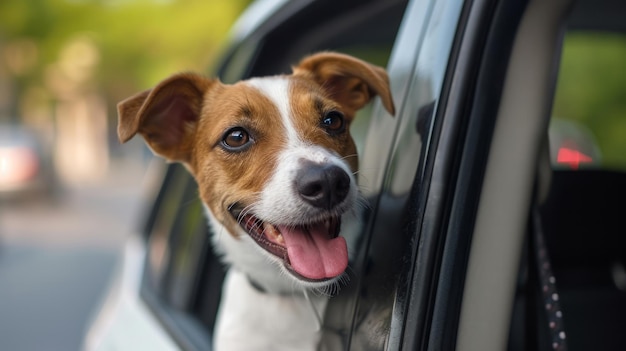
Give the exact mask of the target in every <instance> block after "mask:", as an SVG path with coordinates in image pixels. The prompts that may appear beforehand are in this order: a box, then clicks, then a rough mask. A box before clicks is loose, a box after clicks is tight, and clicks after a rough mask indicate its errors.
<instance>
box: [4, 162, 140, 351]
mask: <svg viewBox="0 0 626 351" xmlns="http://www.w3.org/2000/svg"><path fill="white" fill-rule="evenodd" d="M144 173H145V168H142V167H139V166H130V167H129V166H128V165H125V166H124V167H118V168H114V169H113V171H112V172H111V174H109V175H108V176H106V177H104V178H103V180H102V181H99V182H95V183H91V184H86V185H85V184H83V185H74V186H70V187H67V189H66V191H65V192H64V193H63V194H62V195H60V196H59V197H58V198H56V199H54V200H51V201H50V200H36V199H29V201H24V202H17V203H16V202H11V203H4V204H2V205H0V350H10V351H21V350H24V351H31V350H32V351H37V350H45V351H55V350H59V351H72V350H80V347H81V344H82V341H83V336H84V333H85V328H86V327H87V326H88V324H89V322H90V320H91V318H92V316H93V314H94V311H95V310H96V308H97V306H98V304H99V302H100V300H101V297H102V294H103V292H104V291H105V289H106V286H107V283H108V281H109V279H110V277H111V274H112V273H113V270H114V268H115V263H116V260H117V258H118V257H119V254H120V248H121V246H122V244H123V242H124V239H125V238H126V237H127V236H128V235H130V234H131V233H132V231H133V230H134V229H135V228H138V225H139V224H140V223H139V220H138V219H139V218H140V216H141V213H142V212H143V210H144V206H143V205H144V204H145V201H144V198H142V196H141V195H142V187H141V184H142V182H143V181H144Z"/></svg>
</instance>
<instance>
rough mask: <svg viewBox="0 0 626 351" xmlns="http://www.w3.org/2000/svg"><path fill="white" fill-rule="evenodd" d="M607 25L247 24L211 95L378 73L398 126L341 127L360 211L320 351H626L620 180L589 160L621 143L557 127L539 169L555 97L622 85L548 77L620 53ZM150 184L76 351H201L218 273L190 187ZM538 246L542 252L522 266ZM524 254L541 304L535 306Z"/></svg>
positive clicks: (607, 21)
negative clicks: (259, 82)
mask: <svg viewBox="0 0 626 351" xmlns="http://www.w3.org/2000/svg"><path fill="white" fill-rule="evenodd" d="M624 18H626V2H623V1H614V0H556V1H542V0H506V1H505V0H474V1H462V0H459V1H450V0H346V1H336V0H307V1H290V2H289V1H274V0H272V1H259V2H256V3H254V4H253V5H252V6H251V7H250V9H249V11H247V12H246V13H245V14H244V15H243V16H242V17H241V20H240V21H239V22H238V25H237V26H236V27H235V29H234V31H233V36H232V38H231V42H230V44H229V47H228V50H227V52H226V54H225V55H224V59H223V61H222V63H221V65H220V66H219V67H218V69H217V70H216V72H214V74H215V75H217V76H219V77H220V79H221V80H222V81H224V82H226V83H233V82H236V81H238V80H240V79H245V78H249V77H254V76H264V75H272V74H281V73H288V72H290V65H291V64H293V63H294V62H297V61H298V60H299V59H300V58H302V57H303V56H305V55H307V54H310V53H312V52H316V51H321V50H335V51H339V52H344V53H347V54H351V55H354V56H357V57H359V58H361V59H364V60H366V61H369V62H372V63H374V64H377V65H380V66H383V67H387V70H388V72H389V77H390V81H391V90H392V94H393V97H394V101H395V104H396V107H397V113H396V115H395V116H393V117H392V116H390V115H388V114H387V113H386V112H385V111H384V109H383V108H382V107H381V104H380V101H378V100H376V101H374V102H373V103H372V104H371V105H370V106H369V107H366V108H365V109H363V110H362V111H360V112H359V114H358V115H357V117H356V118H355V121H354V124H353V125H352V126H351V133H352V135H353V137H354V139H355V143H356V145H357V149H358V151H359V157H360V171H359V173H358V176H359V185H360V189H361V191H362V194H363V196H364V197H365V198H366V199H367V201H368V208H367V211H366V212H367V213H366V215H365V218H364V223H363V224H364V225H363V229H362V230H363V231H362V233H361V234H362V237H363V240H362V241H361V242H359V245H358V247H356V248H355V250H356V252H357V255H356V258H355V260H354V261H351V262H350V283H349V284H347V285H346V286H345V287H343V288H342V289H341V291H340V292H339V293H338V294H337V295H336V296H333V297H332V298H331V299H330V300H329V302H328V306H327V308H326V310H325V313H324V315H323V316H322V319H323V324H322V327H321V331H320V332H321V334H322V338H321V345H320V348H319V349H320V350H376V351H378V350H480V351H501V350H510V351H521V350H553V349H559V347H561V345H562V342H563V341H564V340H565V339H566V340H567V341H569V345H568V346H569V350H570V351H571V350H625V349H626V333H624V332H623V331H624V330H626V290H625V289H626V284H624V281H626V270H625V269H624V267H626V257H625V254H624V253H626V236H625V235H623V234H624V233H625V232H626V224H625V223H624V222H623V213H624V206H623V205H622V203H623V199H624V198H626V162H622V168H619V167H614V165H619V162H618V161H614V163H610V164H609V163H605V160H606V159H608V157H609V156H611V155H616V156H613V157H619V156H620V155H624V153H623V152H621V151H620V150H619V149H617V150H616V149H615V148H612V149H611V148H607V147H606V145H608V142H607V141H609V140H610V141H612V142H613V143H614V145H619V143H620V142H621V140H623V139H624V137H623V135H622V136H621V139H620V138H619V137H618V138H611V137H610V135H606V134H599V133H596V132H595V130H594V138H593V139H594V140H595V141H594V143H593V144H589V145H587V144H586V139H587V138H586V135H584V136H582V137H578V136H576V137H574V139H572V140H575V141H576V142H575V143H573V144H570V143H569V142H568V143H565V140H566V138H565V137H567V140H570V139H571V138H569V136H570V135H578V133H575V132H571V133H570V132H569V131H566V130H565V129H566V128H565V127H563V126H556V127H555V131H556V132H553V133H552V135H553V138H555V140H552V144H553V145H554V146H553V147H556V148H559V150H556V151H555V150H552V154H553V157H552V162H551V160H550V156H549V155H550V150H549V149H550V144H551V141H550V140H548V134H549V133H548V128H549V124H550V120H551V119H552V116H553V115H558V116H569V115H571V114H569V113H558V114H557V113H554V111H553V105H554V108H555V109H556V108H561V109H562V108H563V107H567V106H568V105H567V104H568V103H571V99H570V100H569V101H568V100H567V99H566V100H564V101H563V102H561V103H560V104H557V103H555V87H556V86H558V88H556V89H557V91H558V90H560V89H566V88H569V87H571V86H572V84H574V85H575V88H578V89H579V91H581V92H582V93H583V95H585V93H586V95H588V96H592V97H597V96H599V95H600V96H602V95H607V94H609V93H612V94H615V96H618V97H619V96H622V97H623V91H626V81H624V84H623V85H620V84H617V83H616V84H613V85H610V84H607V86H606V88H608V89H613V90H610V91H608V90H605V91H604V93H603V94H596V89H599V88H600V86H599V85H591V84H581V83H580V82H579V81H578V80H577V79H573V83H571V84H569V85H568V84H561V83H560V82H567V80H564V79H563V78H568V76H569V75H571V73H572V72H571V71H567V70H562V67H560V65H561V64H562V62H569V61H568V60H570V59H571V58H578V57H582V55H583V54H585V55H586V57H589V58H590V60H591V63H594V61H593V60H596V59H599V58H600V57H601V56H600V55H599V52H598V51H597V50H595V49H593V46H584V47H580V49H579V50H578V51H576V52H572V51H568V50H564V48H565V49H567V48H568V47H570V45H572V44H576V43H578V42H580V41H579V40H577V38H580V36H581V35H582V36H588V37H589V38H591V39H590V40H587V42H588V43H591V44H594V43H598V42H604V43H606V44H607V45H608V46H611V45H612V46H613V47H614V49H615V52H618V51H619V50H622V51H623V45H624V42H626V39H625V38H626V21H624ZM199 45H201V44H199ZM562 52H564V55H563V56H561V53H562ZM598 62H599V61H598ZM624 62H625V61H621V62H620V61H618V64H617V67H613V68H612V70H613V71H614V72H615V73H614V74H609V76H613V77H618V76H619V75H618V74H617V73H618V72H621V74H623V72H624V71H623V69H624V66H623V63H624ZM596 63H597V62H596ZM563 66H565V65H563ZM602 66H604V67H606V65H605V64H603V63H599V64H596V65H591V66H589V67H584V68H583V69H589V70H591V69H593V68H594V67H602ZM591 75H592V76H593V75H595V76H598V75H597V74H594V73H592V74H591ZM573 76H575V75H573ZM557 77H558V80H559V84H557ZM602 88H605V87H604V86H602ZM620 94H622V95H620ZM557 96H558V92H557ZM557 100H558V99H557ZM620 101H621V102H622V103H623V99H621V100H619V99H618V100H617V103H620ZM622 106H623V105H622ZM594 107H595V108H594V109H589V111H592V112H591V113H593V116H594V117H596V118H594V119H593V126H594V127H595V128H596V129H597V128H598V127H602V128H601V130H607V131H609V132H611V131H614V130H618V129H619V128H617V127H618V126H624V125H626V124H624V120H625V119H626V115H621V118H620V114H618V113H612V114H609V113H604V114H603V113H601V112H600V109H599V108H598V106H597V105H596V106H594ZM614 111H617V110H614ZM574 112H576V111H574ZM611 116H617V118H610V117H611ZM587 127H589V126H587ZM568 130H569V129H568ZM598 130H600V129H598ZM596 141H597V144H598V145H599V146H598V147H599V148H600V150H595V148H596V144H595V142H596ZM622 151H623V150H622ZM555 152H556V153H555ZM559 153H561V156H559ZM600 154H602V160H600V159H599V155H600ZM559 157H560V158H559ZM613 159H614V160H616V158H613ZM623 159H624V158H622V160H623ZM161 167H162V170H163V181H162V185H161V187H160V189H159V191H158V192H157V193H155V194H153V198H154V201H153V202H152V203H151V204H150V210H149V211H148V215H147V216H146V218H144V219H143V222H142V223H144V225H143V226H142V228H141V229H140V231H139V233H138V235H135V236H132V237H131V239H130V240H129V242H128V244H127V246H126V247H125V252H124V255H123V260H122V261H121V262H120V266H119V270H118V274H117V275H116V277H115V278H114V280H113V282H112V284H111V288H110V290H109V291H108V292H107V295H106V299H105V301H104V303H103V305H102V308H101V310H100V311H99V313H98V314H97V316H96V318H95V320H94V323H93V325H92V326H91V327H90V329H89V331H88V335H87V337H86V341H85V347H86V349H87V350H89V351H95V350H156V351H159V350H181V349H182V350H211V349H212V344H211V338H212V333H213V328H214V324H215V315H216V311H217V308H218V306H219V301H220V298H221V285H222V279H223V276H224V268H223V266H222V265H221V264H220V262H219V260H218V258H217V257H216V255H215V254H214V253H213V251H212V249H211V244H210V240H209V238H210V233H209V228H207V225H206V219H205V217H204V213H203V208H202V204H201V203H200V201H199V200H198V190H197V186H196V184H195V182H194V181H193V179H192V178H191V177H190V176H189V174H188V173H187V172H186V171H185V169H184V168H183V167H182V166H180V165H177V164H172V165H166V164H165V163H161ZM542 236H543V237H545V242H546V247H547V249H546V250H537V249H536V247H537V245H535V244H536V242H537V241H536V238H537V237H542ZM538 252H542V253H543V259H545V258H546V257H545V256H546V255H547V254H549V255H547V256H549V257H550V258H551V260H550V262H547V263H546V264H545V267H549V268H552V269H553V273H554V276H552V277H550V279H549V280H554V278H556V286H557V287H558V293H556V291H555V292H554V293H553V294H550V296H548V297H547V299H548V300H544V298H545V296H544V295H542V294H543V291H544V287H543V286H542V280H541V279H539V277H540V276H541V275H540V274H539V273H538V271H539V265H538V264H537V263H536V261H537V257H539V254H538ZM541 267H544V265H541ZM542 272H543V271H542ZM546 301H547V302H546ZM559 304H560V307H561V308H562V309H559V310H556V311H551V312H555V313H553V314H551V315H549V316H548V315H546V313H547V312H550V311H547V310H546V308H553V307H554V306H557V305H559ZM554 316H556V317H555V318H562V319H563V320H564V322H565V324H564V328H565V329H564V330H565V331H562V330H556V329H555V327H554V325H557V324H558V323H557V322H559V323H560V322H561V320H558V321H556V320H553V319H549V318H548V317H550V318H552V317H554ZM277 318H280V317H279V316H277ZM558 325H561V324H558ZM217 351H220V350H217Z"/></svg>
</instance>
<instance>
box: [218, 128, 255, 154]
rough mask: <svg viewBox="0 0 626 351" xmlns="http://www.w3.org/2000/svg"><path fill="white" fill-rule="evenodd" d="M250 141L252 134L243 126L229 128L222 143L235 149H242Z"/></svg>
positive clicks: (228, 147)
mask: <svg viewBox="0 0 626 351" xmlns="http://www.w3.org/2000/svg"><path fill="white" fill-rule="evenodd" d="M249 143H250V134H248V132H247V131H246V130H245V129H243V128H241V127H235V128H232V129H229V130H228V131H227V132H226V134H224V137H223V138H222V145H224V146H225V147H226V148H227V149H230V150H233V151H237V150H241V149H242V148H244V147H245V146H247V145H248V144H249Z"/></svg>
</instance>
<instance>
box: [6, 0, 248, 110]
mask: <svg viewBox="0 0 626 351" xmlns="http://www.w3.org/2000/svg"><path fill="white" fill-rule="evenodd" d="M249 2H250V0H178V1H175V0H4V1H0V53H1V52H2V51H3V49H4V48H5V47H9V46H11V45H12V44H13V43H15V42H20V41H21V42H28V43H34V44H35V47H36V49H37V50H36V61H35V62H34V64H33V65H32V67H27V68H28V69H25V70H23V71H20V72H12V74H11V75H10V76H9V79H13V80H14V81H15V82H17V84H14V86H16V87H17V89H18V91H17V92H15V94H16V95H17V96H20V94H22V93H23V92H24V90H25V89H27V88H28V87H29V86H33V85H40V86H45V85H46V82H45V81H46V74H47V73H46V72H47V71H48V70H49V67H50V66H51V65H53V64H55V62H58V61H59V60H60V58H61V56H62V55H63V50H64V48H67V46H68V44H69V43H72V42H73V41H76V40H77V39H78V40H88V41H89V42H90V43H92V44H93V46H94V47H95V48H96V54H97V57H96V59H97V65H96V67H95V72H94V73H93V75H92V76H93V77H92V78H90V80H91V84H92V86H94V87H96V89H97V90H98V91H100V92H101V93H102V94H104V96H106V97H107V98H108V99H107V100H109V101H110V103H111V104H113V103H115V102H116V101H119V100H120V99H122V98H124V97H127V96H128V95H129V94H132V93H134V92H137V91H139V90H143V89H146V88H148V87H150V86H152V85H154V84H155V83H157V82H158V81H160V80H161V79H164V78H165V77H166V76H168V75H170V74H172V73H175V72H179V71H187V70H196V71H205V70H207V68H209V67H210V65H211V64H212V63H213V61H214V60H215V58H216V55H217V54H219V50H220V47H221V44H222V42H223V41H224V39H225V38H226V35H227V33H228V30H229V28H230V27H231V26H232V23H233V22H234V20H235V19H236V17H237V16H238V15H239V13H240V12H241V11H242V10H243V9H244V8H245V7H246V5H247V4H248V3H249ZM2 61H3V60H2V56H0V71H2ZM5 71H10V70H5ZM0 73H1V72H0ZM0 77H2V75H0Z"/></svg>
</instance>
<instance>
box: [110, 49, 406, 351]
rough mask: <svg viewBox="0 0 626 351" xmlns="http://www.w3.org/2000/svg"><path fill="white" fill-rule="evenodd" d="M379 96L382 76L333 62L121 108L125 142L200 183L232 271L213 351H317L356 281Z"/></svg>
mask: <svg viewBox="0 0 626 351" xmlns="http://www.w3.org/2000/svg"><path fill="white" fill-rule="evenodd" d="M375 96H380V98H381V101H382V104H383V106H384V107H385V109H386V110H387V111H388V112H389V113H390V114H391V115H393V114H394V104H393V99H392V96H391V92H390V87H389V78H388V76H387V73H386V72H385V70H384V69H383V68H380V67H378V66H375V65H372V64H370V63H367V62H364V61H362V60H360V59H357V58H354V57H351V56H348V55H344V54H340V53H334V52H321V53H317V54H313V55H310V56H308V57H305V58H304V59H303V60H302V61H300V63H299V64H297V65H296V66H294V67H292V73H291V74H289V75H278V76H270V77H261V78H251V79H248V80H243V81H240V82H237V83H235V84H232V85H227V84H223V83H221V82H220V81H219V80H217V79H210V78H206V77H203V76H201V75H198V74H194V73H181V74H176V75H174V76H172V77H170V78H168V79H166V80H164V81H162V82H161V83H159V84H158V85H157V86H156V87H154V88H153V89H150V90H147V91H144V92H142V93H139V94H137V95H135V96H132V97H130V98H128V99H126V100H124V101H122V102H120V103H119V104H118V118H119V120H118V137H119V140H120V141H121V142H122V143H124V142H126V141H128V140H129V139H131V138H132V137H133V136H134V135H136V134H140V135H141V136H142V137H143V138H144V140H145V142H146V143H147V145H148V146H149V147H150V149H152V151H153V152H154V153H155V154H156V155H158V156H161V157H163V158H165V159H166V160H168V161H170V162H180V163H182V164H183V165H184V166H185V167H186V168H187V170H188V171H189V172H190V173H191V174H192V176H193V177H194V178H195V180H196V182H197V184H198V189H199V195H200V198H201V200H202V203H203V205H204V207H205V209H206V214H207V217H208V221H209V225H210V226H211V227H212V229H213V230H212V233H213V234H212V235H213V238H212V241H213V244H214V246H215V249H216V250H217V252H218V253H219V254H220V255H221V257H222V259H223V261H224V262H225V263H226V264H227V265H228V266H229V269H228V272H227V275H226V278H225V282H224V286H223V294H222V301H221V302H220V307H219V312H218V317H217V322H216V329H215V331H214V336H213V338H214V346H215V349H216V350H218V351H223V350H314V349H316V348H317V344H318V342H319V338H320V333H319V328H320V326H321V318H322V317H321V316H322V314H323V311H324V308H325V304H326V301H327V298H326V297H325V296H324V295H323V294H318V293H316V294H313V295H309V293H308V292H310V291H322V292H324V291H326V292H327V291H329V289H330V290H332V289H333V288H334V287H336V286H337V284H339V282H340V281H341V280H342V279H344V278H345V274H346V273H345V271H346V268H347V266H348V262H349V249H348V243H347V242H346V239H345V238H344V236H342V232H343V231H342V226H343V227H344V228H345V227H347V226H348V225H349V224H350V223H347V222H349V221H355V218H357V217H358V216H357V215H355V214H356V213H358V211H359V204H360V201H363V200H362V199H360V198H359V191H358V187H357V184H356V178H355V172H357V170H358V157H357V155H356V147H355V144H354V141H353V139H352V137H351V135H350V133H349V128H350V124H351V122H352V121H353V120H354V118H355V114H356V112H357V111H358V110H359V109H361V108H362V107H363V106H364V105H365V104H367V103H368V102H369V101H370V100H371V99H372V98H373V97H375Z"/></svg>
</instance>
